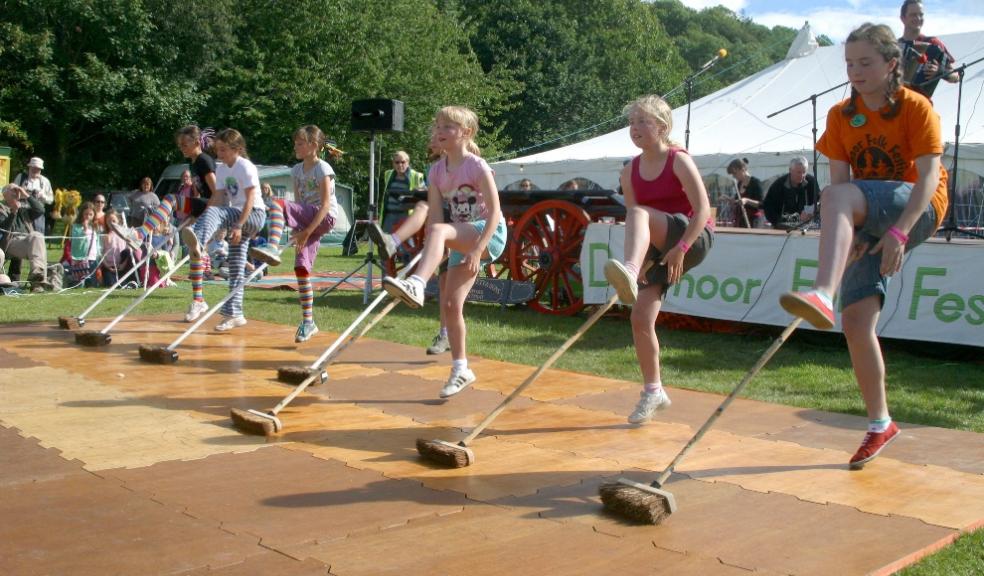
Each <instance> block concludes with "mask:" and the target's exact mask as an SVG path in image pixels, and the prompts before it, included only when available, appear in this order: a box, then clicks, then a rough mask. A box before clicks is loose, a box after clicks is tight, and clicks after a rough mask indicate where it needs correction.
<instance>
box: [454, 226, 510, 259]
mask: <svg viewBox="0 0 984 576" xmlns="http://www.w3.org/2000/svg"><path fill="white" fill-rule="evenodd" d="M468 224H471V225H472V226H474V227H475V230H477V231H478V233H479V235H481V234H482V232H484V231H485V220H476V221H474V222H468ZM486 250H488V252H489V257H488V258H482V264H489V263H491V262H495V261H496V260H498V259H499V256H502V253H503V252H505V251H506V219H505V218H502V217H500V218H499V224H498V225H497V226H496V227H495V234H493V235H492V238H490V239H489V245H488V247H486ZM464 261H465V255H464V254H463V253H461V252H458V251H457V250H452V251H451V255H450V256H448V266H449V267H451V266H457V265H458V264H461V263H462V262H464Z"/></svg>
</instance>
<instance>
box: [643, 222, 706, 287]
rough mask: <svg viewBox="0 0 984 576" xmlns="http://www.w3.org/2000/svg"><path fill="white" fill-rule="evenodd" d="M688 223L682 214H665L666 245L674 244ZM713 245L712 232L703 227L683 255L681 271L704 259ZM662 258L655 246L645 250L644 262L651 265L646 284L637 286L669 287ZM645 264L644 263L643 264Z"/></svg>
mask: <svg viewBox="0 0 984 576" xmlns="http://www.w3.org/2000/svg"><path fill="white" fill-rule="evenodd" d="M689 225H690V219H689V218H687V217H686V216H684V215H683V214H667V215H666V245H667V246H669V247H673V246H676V245H677V243H678V242H680V239H681V238H683V233H684V232H686V231H687V226H689ZM712 246H714V232H712V231H711V229H710V228H708V227H706V226H705V227H704V230H703V231H702V232H701V233H700V236H698V237H697V241H696V242H694V243H693V244H692V245H691V246H690V249H689V250H687V253H686V254H684V256H683V271H684V272H686V271H687V270H690V269H691V268H693V267H694V266H696V265H698V264H700V263H701V262H703V261H704V258H705V257H706V256H707V253H708V252H710V251H711V247H712ZM662 259H663V253H662V252H660V251H659V250H658V249H657V248H656V247H655V246H650V247H649V251H648V252H646V258H645V260H644V261H645V262H652V263H653V265H652V266H651V267H650V268H649V270H648V271H647V272H646V282H647V283H646V284H639V288H640V289H643V288H647V287H649V286H663V287H664V288H666V287H669V286H670V283H669V282H668V281H667V269H666V266H660V265H659V262H660V260H662ZM643 266H645V264H643Z"/></svg>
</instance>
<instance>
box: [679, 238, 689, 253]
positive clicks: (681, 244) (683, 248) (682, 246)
mask: <svg viewBox="0 0 984 576" xmlns="http://www.w3.org/2000/svg"><path fill="white" fill-rule="evenodd" d="M677 248H679V249H680V252H683V253H684V254H686V253H687V250H690V244H687V243H686V242H684V241H683V240H680V241H679V242H677Z"/></svg>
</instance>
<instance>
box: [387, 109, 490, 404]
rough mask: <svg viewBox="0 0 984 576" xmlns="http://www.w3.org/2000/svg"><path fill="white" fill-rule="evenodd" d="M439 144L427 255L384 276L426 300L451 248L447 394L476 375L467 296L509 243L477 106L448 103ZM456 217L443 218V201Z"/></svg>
mask: <svg viewBox="0 0 984 576" xmlns="http://www.w3.org/2000/svg"><path fill="white" fill-rule="evenodd" d="M434 131H435V134H436V140H437V141H436V144H437V148H438V150H440V151H442V152H443V153H444V156H443V157H442V158H441V159H440V160H438V161H437V162H435V163H434V164H433V165H432V166H431V169H430V173H429V174H428V178H427V181H428V183H429V185H428V190H427V203H428V205H429V206H430V208H429V210H428V214H427V239H426V241H425V242H424V250H423V257H422V258H421V260H420V263H419V264H418V265H417V268H416V270H415V271H414V274H413V276H410V277H409V278H407V279H406V280H401V279H398V278H392V277H387V278H384V279H383V287H384V288H385V289H386V291H387V292H388V293H389V294H390V295H392V296H394V297H398V298H400V299H402V300H403V301H404V302H405V303H406V304H407V305H409V306H411V307H413V308H419V307H420V306H422V305H423V304H424V283H425V279H426V278H430V277H431V276H432V275H433V274H434V271H435V270H436V269H437V267H438V265H439V264H440V263H441V260H442V259H443V257H444V250H445V248H448V249H450V251H451V255H450V256H449V258H448V271H447V280H446V281H445V284H444V285H442V287H441V292H440V304H441V308H442V311H443V312H444V313H445V320H446V321H447V327H448V340H449V341H450V343H451V359H452V363H451V375H450V376H449V377H448V381H447V383H446V384H445V385H444V388H442V389H441V397H442V398H447V397H448V396H453V395H455V394H457V393H458V392H460V391H461V390H463V389H464V388H465V387H466V386H468V385H469V384H471V383H472V382H474V381H475V374H474V372H472V371H471V370H469V369H468V359H467V358H466V355H465V318H464V305H465V297H466V296H468V292H469V291H470V290H471V287H472V285H473V284H474V283H475V279H476V278H477V277H478V270H479V268H480V267H481V265H482V263H483V262H491V261H494V260H495V259H497V258H498V257H499V256H501V255H502V252H503V250H505V247H506V223H505V219H504V218H503V217H502V214H501V212H500V210H499V191H498V189H497V188H496V186H495V180H494V179H493V178H492V169H491V168H490V167H489V165H488V164H487V163H486V162H485V160H482V158H481V157H480V156H479V155H478V154H479V152H480V151H479V149H478V146H477V145H476V144H475V135H476V134H477V133H478V116H477V115H476V114H475V112H473V111H472V110H469V109H468V108H463V107H459V106H447V107H445V108H442V109H441V110H439V111H438V113H437V117H436V118H435V119H434ZM444 204H446V205H447V206H448V213H449V215H450V222H447V223H445V222H442V221H441V220H442V218H443V214H444V210H443V205H444Z"/></svg>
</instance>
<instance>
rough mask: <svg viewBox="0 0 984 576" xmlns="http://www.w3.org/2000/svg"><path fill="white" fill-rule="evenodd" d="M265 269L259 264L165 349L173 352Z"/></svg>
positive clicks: (264, 266) (264, 265) (263, 264)
mask: <svg viewBox="0 0 984 576" xmlns="http://www.w3.org/2000/svg"><path fill="white" fill-rule="evenodd" d="M266 267H267V264H266V262H264V263H262V264H260V265H259V266H257V267H256V269H255V270H253V273H252V274H250V275H249V276H248V277H247V278H246V280H243V281H242V282H240V283H239V284H237V285H236V287H235V288H233V289H232V290H229V293H228V294H226V295H225V296H223V297H222V300H219V302H218V303H217V304H216V305H215V306H212V307H211V308H210V309H209V310H208V312H206V313H204V314H202V315H201V317H200V318H198V320H196V321H195V323H194V324H192V325H191V327H190V328H188V329H187V330H185V331H184V333H183V334H182V335H181V336H178V338H177V340H175V341H174V342H171V344H170V345H168V347H167V349H168V350H172V351H173V350H174V349H175V348H177V347H178V346H180V345H181V343H182V342H184V341H185V339H186V338H188V336H191V335H192V333H193V332H194V331H195V330H198V327H199V326H201V325H202V324H204V323H205V322H206V321H207V320H208V319H209V318H211V317H212V316H215V313H216V312H218V311H219V309H220V308H222V307H223V306H225V303H226V302H228V301H229V300H232V297H233V296H235V295H236V294H238V293H239V291H240V290H245V289H246V285H247V284H249V283H250V282H252V281H253V279H254V278H256V276H257V275H258V274H262V273H263V271H264V270H266Z"/></svg>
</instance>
